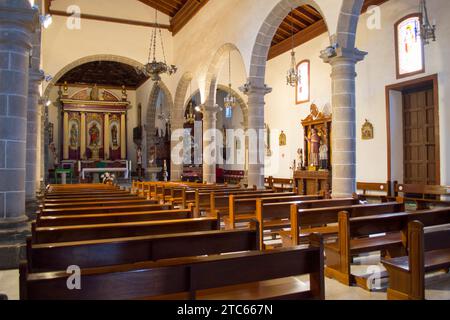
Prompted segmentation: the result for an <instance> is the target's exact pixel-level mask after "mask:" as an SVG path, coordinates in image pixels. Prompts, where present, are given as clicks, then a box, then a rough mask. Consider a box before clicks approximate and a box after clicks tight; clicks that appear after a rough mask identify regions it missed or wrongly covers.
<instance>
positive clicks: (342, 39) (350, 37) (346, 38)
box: [336, 0, 364, 49]
mask: <svg viewBox="0 0 450 320" xmlns="http://www.w3.org/2000/svg"><path fill="white" fill-rule="evenodd" d="M363 4H364V0H344V1H343V2H342V7H341V12H340V14H339V20H338V26H337V33H336V37H337V39H336V40H337V43H338V44H339V47H341V48H346V49H353V48H355V42H356V29H357V27H358V21H359V16H360V15H361V10H362V7H363Z"/></svg>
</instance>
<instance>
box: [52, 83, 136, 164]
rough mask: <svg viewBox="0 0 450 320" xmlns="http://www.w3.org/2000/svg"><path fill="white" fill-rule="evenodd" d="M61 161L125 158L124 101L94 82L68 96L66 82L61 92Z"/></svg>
mask: <svg viewBox="0 0 450 320" xmlns="http://www.w3.org/2000/svg"><path fill="white" fill-rule="evenodd" d="M59 103H60V108H61V118H62V125H61V128H60V132H61V134H62V139H60V141H61V150H62V152H61V153H62V154H61V157H62V161H63V162H64V161H80V160H83V161H86V160H94V161H95V160H106V161H117V160H126V159H127V136H126V124H127V111H128V109H129V107H130V103H129V102H128V101H127V93H126V89H125V88H123V91H122V97H121V98H119V97H117V96H116V95H115V94H114V93H112V92H111V91H108V90H100V89H99V88H97V86H96V85H94V87H92V88H84V89H82V90H79V91H78V92H76V93H74V94H73V95H71V96H70V97H69V95H68V91H67V87H66V85H65V86H64V88H63V89H62V90H61V91H60V97H59Z"/></svg>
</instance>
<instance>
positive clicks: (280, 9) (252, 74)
mask: <svg viewBox="0 0 450 320" xmlns="http://www.w3.org/2000/svg"><path fill="white" fill-rule="evenodd" d="M352 1H354V0H352ZM301 5H310V6H312V7H314V8H315V9H317V10H318V11H319V12H320V13H321V14H322V17H324V19H325V15H324V14H323V12H322V10H321V8H320V7H319V6H318V4H317V3H316V2H315V1H313V0H281V1H280V2H279V3H278V4H277V5H276V6H275V7H274V8H273V9H272V11H271V12H270V14H269V15H268V16H267V18H266V19H265V20H264V22H263V24H262V26H261V28H260V30H259V32H258V35H257V37H256V41H255V45H254V46H253V50H252V55H251V61H250V71H249V82H250V83H251V84H252V86H254V87H260V88H262V87H264V84H265V75H266V64H267V57H268V54H269V50H270V47H271V43H272V39H273V37H274V36H275V33H276V31H277V29H278V27H279V26H280V24H281V23H282V21H283V20H284V18H285V17H286V16H287V15H288V14H289V12H291V9H292V8H293V7H299V6H301Z"/></svg>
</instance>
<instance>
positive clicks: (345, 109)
mask: <svg viewBox="0 0 450 320" xmlns="http://www.w3.org/2000/svg"><path fill="white" fill-rule="evenodd" d="M366 54H367V53H365V52H362V51H359V50H357V49H356V48H353V49H343V48H339V49H338V50H337V51H336V52H335V55H334V56H331V57H330V56H329V55H327V54H325V53H323V54H322V58H323V59H324V61H325V62H327V63H330V64H331V67H332V73H331V80H332V106H333V123H332V133H331V136H332V142H331V147H332V150H333V157H332V162H331V165H332V176H333V178H332V179H333V182H332V195H333V198H346V197H351V196H352V195H353V193H354V192H356V110H355V107H356V103H355V78H356V71H355V67H356V63H357V62H359V61H362V60H363V59H364V56H365V55H366Z"/></svg>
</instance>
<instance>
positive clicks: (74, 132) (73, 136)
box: [70, 123, 78, 149]
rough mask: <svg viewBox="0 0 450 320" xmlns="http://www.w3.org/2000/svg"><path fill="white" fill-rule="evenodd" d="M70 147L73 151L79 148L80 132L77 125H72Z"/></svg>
mask: <svg viewBox="0 0 450 320" xmlns="http://www.w3.org/2000/svg"><path fill="white" fill-rule="evenodd" d="M70 147H71V148H72V149H77V148H78V130H77V126H76V124H75V123H73V124H72V127H71V129H70Z"/></svg>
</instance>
